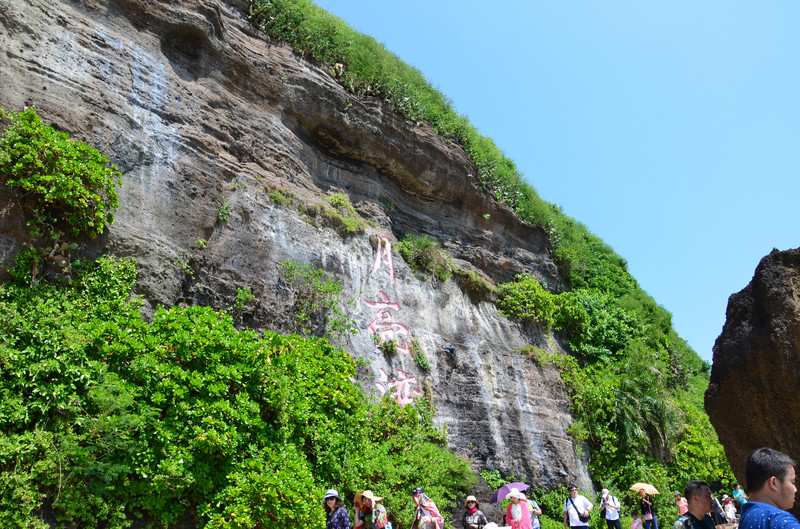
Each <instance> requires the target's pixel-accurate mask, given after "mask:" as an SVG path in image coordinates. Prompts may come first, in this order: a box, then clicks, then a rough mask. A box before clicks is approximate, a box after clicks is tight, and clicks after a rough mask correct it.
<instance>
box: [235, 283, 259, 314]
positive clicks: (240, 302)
mask: <svg viewBox="0 0 800 529" xmlns="http://www.w3.org/2000/svg"><path fill="white" fill-rule="evenodd" d="M254 299H256V298H255V296H254V295H253V292H252V291H251V290H250V287H236V297H235V298H234V300H233V310H235V311H241V310H243V309H244V307H245V306H246V305H249V304H250V303H251V302H252V301H253V300H254Z"/></svg>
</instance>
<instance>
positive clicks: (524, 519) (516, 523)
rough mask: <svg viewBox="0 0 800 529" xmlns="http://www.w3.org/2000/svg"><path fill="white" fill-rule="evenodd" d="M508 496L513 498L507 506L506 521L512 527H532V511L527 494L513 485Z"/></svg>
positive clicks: (520, 528)
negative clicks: (526, 497)
mask: <svg viewBox="0 0 800 529" xmlns="http://www.w3.org/2000/svg"><path fill="white" fill-rule="evenodd" d="M506 498H507V499H510V500H511V503H509V504H508V507H506V523H507V524H508V525H510V526H511V529H531V511H530V509H529V508H528V501H527V500H526V499H525V495H524V494H523V493H521V492H520V491H519V490H518V489H517V488H516V487H513V488H512V489H511V490H510V491H509V493H508V494H506Z"/></svg>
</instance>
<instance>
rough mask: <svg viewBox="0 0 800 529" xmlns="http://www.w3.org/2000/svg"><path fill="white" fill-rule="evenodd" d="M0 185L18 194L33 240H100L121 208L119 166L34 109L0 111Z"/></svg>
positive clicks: (0, 109)
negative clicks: (65, 237) (51, 124)
mask: <svg viewBox="0 0 800 529" xmlns="http://www.w3.org/2000/svg"><path fill="white" fill-rule="evenodd" d="M0 123H2V125H3V132H2V136H0V183H2V184H5V185H7V186H9V187H12V188H15V189H17V190H19V192H20V197H19V201H20V205H21V206H22V207H23V210H24V211H25V212H26V214H30V215H31V217H32V218H31V220H29V221H28V227H29V228H30V230H31V235H33V236H34V237H43V236H44V237H47V238H49V239H52V240H54V241H57V240H58V239H60V238H61V237H62V236H63V235H64V234H67V235H70V236H73V237H77V236H80V235H86V236H88V237H90V238H94V237H96V236H98V235H100V234H101V233H102V232H103V230H104V229H105V227H106V225H108V224H110V223H112V222H113V221H114V215H113V214H112V211H113V210H115V209H117V208H118V207H119V205H118V202H117V193H116V186H118V185H120V184H121V183H122V179H121V176H122V175H121V173H120V172H119V170H117V168H116V166H114V165H111V164H109V162H108V159H107V158H106V157H105V156H103V155H102V154H100V153H99V152H98V151H97V149H95V148H94V147H90V146H89V145H86V144H85V143H82V142H79V141H75V140H71V139H70V138H69V136H68V135H67V134H65V133H63V132H58V131H56V130H54V129H53V128H52V127H48V126H46V125H44V123H42V119H41V118H40V117H39V115H38V114H37V113H36V110H35V109H33V108H27V109H25V110H23V111H22V112H9V111H7V110H5V109H3V108H0Z"/></svg>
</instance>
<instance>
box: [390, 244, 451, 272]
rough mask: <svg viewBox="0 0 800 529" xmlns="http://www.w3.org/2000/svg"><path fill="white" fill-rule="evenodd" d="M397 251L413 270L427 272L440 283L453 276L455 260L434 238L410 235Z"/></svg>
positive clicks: (397, 245)
mask: <svg viewBox="0 0 800 529" xmlns="http://www.w3.org/2000/svg"><path fill="white" fill-rule="evenodd" d="M395 249H396V250H397V252H398V253H399V254H400V255H401V256H402V257H403V259H405V261H406V263H408V266H410V267H411V269H412V270H420V271H424V272H427V273H429V274H431V275H433V276H434V277H436V278H437V279H439V281H447V280H448V279H449V278H450V276H451V275H452V274H453V268H454V265H453V260H452V259H451V258H450V256H449V255H448V254H447V252H445V251H444V250H442V248H441V246H440V245H439V241H437V240H436V239H434V238H433V237H430V236H428V235H413V234H409V235H406V237H405V238H404V239H403V240H402V241H400V242H398V243H397V244H395Z"/></svg>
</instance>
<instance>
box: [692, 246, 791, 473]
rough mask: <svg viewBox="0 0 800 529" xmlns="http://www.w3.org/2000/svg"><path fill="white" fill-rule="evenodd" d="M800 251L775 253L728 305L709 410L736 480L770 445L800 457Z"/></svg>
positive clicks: (716, 347) (717, 346) (716, 352)
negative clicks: (753, 455) (754, 453)
mask: <svg viewBox="0 0 800 529" xmlns="http://www.w3.org/2000/svg"><path fill="white" fill-rule="evenodd" d="M798 388H800V248H799V249H795V250H787V251H782V252H781V251H778V250H773V251H772V252H771V253H770V254H769V255H767V256H766V257H764V258H763V259H762V260H761V262H760V263H759V265H758V267H757V268H756V271H755V275H754V276H753V279H752V281H751V282H750V284H749V285H747V287H745V288H744V289H743V290H742V291H741V292H738V293H736V294H733V295H732V296H731V297H730V299H729V300H728V310H727V315H726V321H725V326H724V328H723V329H722V334H720V335H719V337H718V338H717V341H716V343H715V344H714V363H713V367H712V369H711V383H710V385H709V387H708V390H707V391H706V411H707V412H708V415H709V417H710V419H711V423H712V424H713V425H714V428H715V429H716V430H717V434H718V435H719V439H720V441H721V442H722V444H723V446H724V447H725V453H726V455H727V457H728V461H730V464H731V468H732V469H733V472H734V474H735V475H736V477H737V479H738V480H739V481H740V482H741V483H742V484H744V482H745V481H744V467H745V461H746V459H747V454H748V453H749V452H750V451H751V450H754V449H756V448H759V447H762V446H768V447H770V448H774V449H776V450H780V451H782V452H785V453H787V454H789V455H790V456H792V457H794V458H795V459H798V458H800V440H798V439H797V438H796V437H795V433H796V432H798V431H800V406H798V399H797V391H798Z"/></svg>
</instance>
